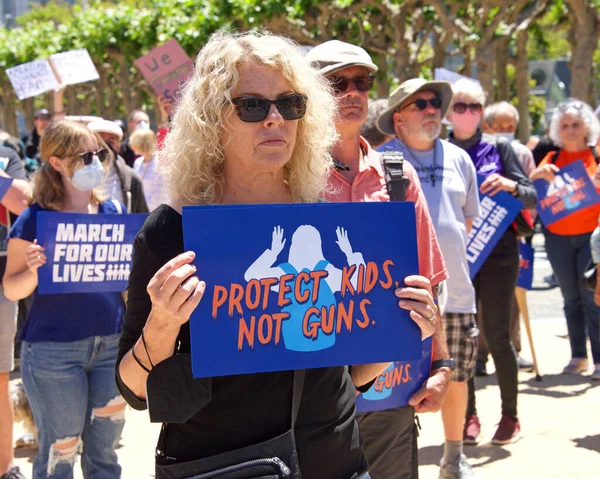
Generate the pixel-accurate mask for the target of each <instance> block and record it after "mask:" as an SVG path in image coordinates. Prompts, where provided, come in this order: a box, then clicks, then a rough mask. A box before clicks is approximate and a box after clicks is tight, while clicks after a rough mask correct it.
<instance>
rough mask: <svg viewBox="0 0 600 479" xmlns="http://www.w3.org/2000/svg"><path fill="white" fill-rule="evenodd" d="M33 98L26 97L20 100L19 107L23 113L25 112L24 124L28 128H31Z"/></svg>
mask: <svg viewBox="0 0 600 479" xmlns="http://www.w3.org/2000/svg"><path fill="white" fill-rule="evenodd" d="M33 100H34V99H33V98H26V99H25V100H23V101H22V102H21V107H22V108H23V110H24V111H23V113H24V114H25V126H26V128H27V129H28V130H31V129H32V128H33V114H34V111H33V106H34V105H33Z"/></svg>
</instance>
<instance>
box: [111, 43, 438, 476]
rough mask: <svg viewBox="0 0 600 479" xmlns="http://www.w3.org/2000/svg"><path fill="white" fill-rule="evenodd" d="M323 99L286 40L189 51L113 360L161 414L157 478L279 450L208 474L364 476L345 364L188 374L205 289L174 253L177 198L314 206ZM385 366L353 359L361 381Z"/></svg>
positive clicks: (129, 395)
mask: <svg viewBox="0 0 600 479" xmlns="http://www.w3.org/2000/svg"><path fill="white" fill-rule="evenodd" d="M334 106H335V103H334V100H333V97H332V96H331V94H330V90H329V86H328V85H327V84H326V83H325V80H324V79H323V78H322V77H321V76H320V75H319V74H318V73H317V72H316V71H315V70H313V69H312V68H311V67H310V65H309V64H308V62H307V60H306V59H305V58H304V57H303V56H302V54H301V53H300V51H299V49H298V47H297V45H295V44H294V43H292V42H290V41H289V40H285V39H283V38H280V37H277V36H270V35H261V34H241V35H232V34H227V33H218V34H215V35H213V36H212V37H211V38H210V40H209V42H208V43H207V45H206V46H205V47H204V48H203V49H202V51H201V52H200V54H199V56H198V59H197V61H196V68H195V73H194V75H193V77H192V78H191V79H190V80H189V81H188V83H187V84H186V86H185V87H184V89H183V93H182V97H181V99H180V102H179V107H178V109H177V110H176V112H175V114H174V118H173V123H172V128H171V131H170V133H169V134H168V136H167V138H166V141H165V145H164V147H163V148H162V149H161V150H160V152H159V160H160V161H162V172H163V175H164V177H165V180H166V181H167V184H168V185H169V186H170V192H171V197H172V198H173V200H172V202H171V204H170V205H161V206H160V207H158V208H157V209H156V210H155V211H154V212H153V213H152V214H151V215H150V217H149V219H148V221H147V222H146V224H145V225H144V227H143V228H142V230H141V232H140V233H139V235H138V238H137V239H136V243H135V254H134V261H133V268H132V273H131V276H130V284H129V301H128V305H127V317H126V320H125V325H124V328H123V334H122V337H121V342H120V353H119V358H120V364H119V365H118V366H117V380H118V383H119V386H120V389H121V391H122V393H123V395H124V397H125V398H126V399H127V401H128V402H129V404H130V405H132V406H133V407H134V408H137V409H143V408H145V407H146V406H147V404H148V406H149V409H150V413H151V415H153V420H158V421H161V422H163V429H162V433H161V435H160V438H159V444H158V448H157V451H158V453H157V456H156V462H157V466H156V472H157V478H158V479H162V478H184V477H191V476H194V477H196V475H197V474H200V473H206V472H208V471H214V470H216V469H222V468H223V467H224V466H231V465H234V464H237V465H238V466H234V469H235V468H236V467H240V466H239V464H240V463H243V462H244V458H245V460H247V459H248V458H256V457H266V456H265V454H266V455H270V457H273V456H276V457H277V458H279V459H277V460H275V459H272V460H270V462H269V461H266V462H267V463H268V464H266V463H265V461H263V462H262V463H261V465H259V466H247V465H246V466H244V465H242V466H241V467H242V468H243V469H244V470H243V471H241V472H239V473H238V474H239V475H234V476H230V475H226V474H224V475H219V476H218V477H236V478H237V477H239V478H250V477H294V478H297V477H300V474H302V476H303V477H306V478H317V477H323V478H325V477H326V478H328V479H336V478H339V479H350V478H358V477H361V478H366V477H369V476H368V472H367V463H366V460H365V457H364V454H363V448H362V439H361V437H360V433H359V430H358V426H357V423H356V421H355V419H354V400H355V394H356V392H355V389H354V386H353V384H352V380H351V378H350V375H349V374H348V369H347V368H344V367H338V368H322V369H313V370H307V371H302V372H294V371H282V372H273V373H266V374H248V375H241V376H229V377H215V378H210V379H196V380H192V378H191V369H190V356H189V352H190V335H189V323H188V320H189V317H190V315H191V313H192V311H193V310H194V309H195V308H196V306H197V305H198V303H199V301H200V300H201V298H202V295H203V293H204V290H205V288H206V285H205V283H204V282H203V281H201V280H200V278H199V277H198V276H196V271H195V269H194V267H193V266H191V265H190V263H191V261H192V259H193V257H194V255H193V253H191V252H184V248H183V233H182V218H181V213H180V212H181V208H182V206H183V205H198V204H213V203H220V204H247V203H251V204H260V203H265V204H266V203H297V202H316V201H318V199H319V197H320V195H321V194H322V192H323V191H324V189H325V185H326V181H327V176H328V174H329V172H330V167H331V164H332V159H331V156H330V154H329V151H330V148H331V146H332V145H333V143H334V142H335V141H336V140H337V135H336V133H335V127H334V123H333V117H334ZM142 333H143V334H142ZM429 334H430V333H429ZM144 342H145V345H144ZM174 353H175V354H174ZM136 358H137V359H136ZM159 363H160V364H159ZM153 365H154V366H153ZM385 367H387V364H380V365H375V367H374V366H372V365H368V366H357V368H361V369H363V368H364V369H365V370H366V371H369V375H370V377H371V378H375V377H376V376H377V375H378V374H379V373H380V372H381V371H383V370H384V369H385ZM299 377H303V388H302V381H301V380H298V378H299ZM299 393H300V394H299ZM292 398H294V399H292ZM290 411H292V413H290ZM296 414H297V421H296V422H295V428H290V423H293V422H294V417H295V415H296ZM290 418H292V420H290ZM286 431H287V432H286ZM265 451H268V452H265ZM260 454H262V455H263V456H260ZM247 467H250V469H251V470H248V469H247ZM257 468H258V469H257ZM227 470H230V469H227ZM300 471H301V472H300ZM198 477H205V476H198ZM206 477H213V476H212V475H210V476H206ZM215 477H216V476H215Z"/></svg>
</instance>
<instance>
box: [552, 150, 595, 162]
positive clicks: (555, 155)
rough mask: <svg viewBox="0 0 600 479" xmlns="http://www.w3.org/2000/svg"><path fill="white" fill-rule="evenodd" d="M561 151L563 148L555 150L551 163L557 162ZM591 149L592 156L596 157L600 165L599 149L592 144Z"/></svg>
mask: <svg viewBox="0 0 600 479" xmlns="http://www.w3.org/2000/svg"><path fill="white" fill-rule="evenodd" d="M560 151H561V150H556V151H555V152H554V154H553V155H552V157H551V158H550V163H552V164H554V163H556V159H557V158H558V155H560ZM590 151H591V152H592V156H593V157H594V161H595V162H596V164H597V165H600V158H598V151H596V148H595V147H594V146H590Z"/></svg>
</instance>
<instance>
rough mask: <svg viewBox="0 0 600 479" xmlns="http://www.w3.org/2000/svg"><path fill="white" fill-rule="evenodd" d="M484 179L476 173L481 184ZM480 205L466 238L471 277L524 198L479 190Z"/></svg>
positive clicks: (480, 265)
mask: <svg viewBox="0 0 600 479" xmlns="http://www.w3.org/2000/svg"><path fill="white" fill-rule="evenodd" d="M484 180H485V178H483V177H482V176H480V175H478V177H477V181H478V183H479V186H480V187H481V183H483V181H484ZM479 208H480V211H481V216H480V217H479V218H477V219H476V220H475V221H473V226H472V227H471V231H470V232H469V238H468V242H467V261H468V262H469V274H470V276H471V279H473V278H474V277H475V275H476V274H477V272H478V271H479V270H480V269H481V267H482V266H483V263H484V262H485V260H486V259H487V257H488V256H489V255H490V253H491V252H492V250H493V249H494V246H496V243H497V242H498V241H499V240H500V238H501V237H502V235H503V234H504V233H505V232H506V230H507V229H508V228H510V225H511V224H512V222H513V220H514V219H515V218H516V216H517V214H518V213H519V211H521V209H523V202H522V201H520V200H518V199H516V198H515V197H513V196H512V195H511V194H509V193H506V192H504V191H500V192H499V193H496V194H495V195H494V196H488V195H484V194H482V193H481V191H480V192H479Z"/></svg>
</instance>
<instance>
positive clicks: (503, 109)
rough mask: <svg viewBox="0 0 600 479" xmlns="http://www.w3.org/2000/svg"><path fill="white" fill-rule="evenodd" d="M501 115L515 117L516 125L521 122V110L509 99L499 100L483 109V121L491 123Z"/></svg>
mask: <svg viewBox="0 0 600 479" xmlns="http://www.w3.org/2000/svg"><path fill="white" fill-rule="evenodd" d="M500 115H510V116H512V117H513V118H514V119H515V125H518V124H519V110H517V108H516V107H515V106H514V105H512V104H511V103H508V102H507V101H499V102H497V103H492V104H491V105H488V106H486V107H485V110H483V122H484V123H487V124H488V125H491V124H492V123H493V122H494V120H495V119H496V117H497V116H500Z"/></svg>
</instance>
